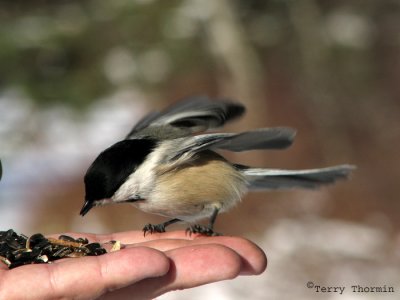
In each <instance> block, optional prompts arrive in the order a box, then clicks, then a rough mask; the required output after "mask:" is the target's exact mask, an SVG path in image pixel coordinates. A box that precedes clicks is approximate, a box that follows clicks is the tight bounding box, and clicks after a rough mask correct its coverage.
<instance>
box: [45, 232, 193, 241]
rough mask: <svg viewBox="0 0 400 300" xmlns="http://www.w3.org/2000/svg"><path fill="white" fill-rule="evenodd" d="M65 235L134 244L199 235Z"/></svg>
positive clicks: (54, 235)
mask: <svg viewBox="0 0 400 300" xmlns="http://www.w3.org/2000/svg"><path fill="white" fill-rule="evenodd" d="M64 234H65V235H68V236H71V237H73V238H79V237H80V238H87V239H88V240H89V241H90V242H98V243H106V242H109V241H120V242H121V243H122V244H134V243H141V242H145V241H152V240H158V239H184V240H193V239H194V238H196V237H198V236H199V235H195V234H193V235H191V236H190V235H189V234H186V232H185V231H183V230H181V231H169V232H163V233H157V232H155V233H153V234H149V233H148V234H146V236H145V235H144V233H143V231H137V230H134V231H125V232H117V233H111V234H94V233H77V232H67V233H64ZM49 237H53V238H58V237H59V234H52V235H49Z"/></svg>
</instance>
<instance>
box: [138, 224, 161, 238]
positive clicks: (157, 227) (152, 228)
mask: <svg viewBox="0 0 400 300" xmlns="http://www.w3.org/2000/svg"><path fill="white" fill-rule="evenodd" d="M148 232H150V234H153V233H154V232H159V233H161V232H165V226H164V224H146V225H145V226H144V227H143V235H144V236H146V233H148Z"/></svg>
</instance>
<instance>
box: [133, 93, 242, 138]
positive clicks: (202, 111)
mask: <svg viewBox="0 0 400 300" xmlns="http://www.w3.org/2000/svg"><path fill="white" fill-rule="evenodd" d="M244 112H245V107H244V106H243V105H242V104H240V103H235V102H232V101H230V100H226V99H219V100H218V99H216V100H210V99H209V98H207V97H204V96H198V97H191V98H187V99H184V100H183V101H180V102H178V103H176V104H174V105H172V106H170V107H169V108H167V109H165V110H163V111H161V112H153V113H150V114H149V115H147V116H145V117H144V118H143V119H142V120H140V121H139V122H138V123H137V124H136V125H135V127H134V128H133V129H132V130H131V132H130V133H129V134H128V136H127V138H128V139H129V138H131V137H138V136H145V135H146V134H149V135H151V132H152V130H146V129H147V128H149V127H169V128H171V129H172V130H174V129H175V130H176V129H181V133H184V134H183V135H190V134H192V133H198V132H203V131H206V130H209V129H213V128H217V127H220V126H223V125H224V124H225V123H226V122H228V121H231V120H233V119H235V118H237V117H240V116H241V115H242V114H243V113H244Z"/></svg>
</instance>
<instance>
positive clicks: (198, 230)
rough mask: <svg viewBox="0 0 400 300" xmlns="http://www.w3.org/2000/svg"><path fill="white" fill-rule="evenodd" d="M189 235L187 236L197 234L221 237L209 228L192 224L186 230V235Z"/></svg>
mask: <svg viewBox="0 0 400 300" xmlns="http://www.w3.org/2000/svg"><path fill="white" fill-rule="evenodd" d="M187 233H189V235H192V234H193V233H199V234H203V235H206V236H218V235H222V234H221V233H218V232H214V230H213V229H212V228H211V227H208V226H204V225H199V224H194V225H191V226H190V227H188V228H187V229H186V234H187Z"/></svg>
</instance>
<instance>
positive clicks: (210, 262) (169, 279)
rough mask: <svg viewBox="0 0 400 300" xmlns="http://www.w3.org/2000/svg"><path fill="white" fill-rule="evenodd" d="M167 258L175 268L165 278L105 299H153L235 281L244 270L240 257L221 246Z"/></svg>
mask: <svg viewBox="0 0 400 300" xmlns="http://www.w3.org/2000/svg"><path fill="white" fill-rule="evenodd" d="M166 255H167V256H168V257H169V258H170V259H171V267H170V270H169V272H168V273H167V274H166V275H165V276H162V277H159V278H151V279H146V280H143V281H141V282H138V283H137V284H135V285H133V286H131V287H126V288H123V289H120V290H118V291H116V292H115V293H112V294H110V295H106V296H105V297H104V299H124V296H126V295H135V298H134V299H152V298H155V297H157V296H159V295H162V294H164V293H166V292H169V291H172V290H177V289H187V288H192V287H196V286H200V285H204V284H207V283H211V282H216V281H221V280H226V279H232V278H235V277H236V276H238V275H239V272H240V269H241V259H240V257H239V256H238V254H237V253H236V252H235V251H233V250H232V249H230V248H227V247H224V246H221V245H211V244H209V245H191V246H186V247H182V248H177V249H172V250H169V251H167V252H166ZM108 297H109V298H108ZM102 299H103V298H102ZM129 299H132V298H129Z"/></svg>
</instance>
